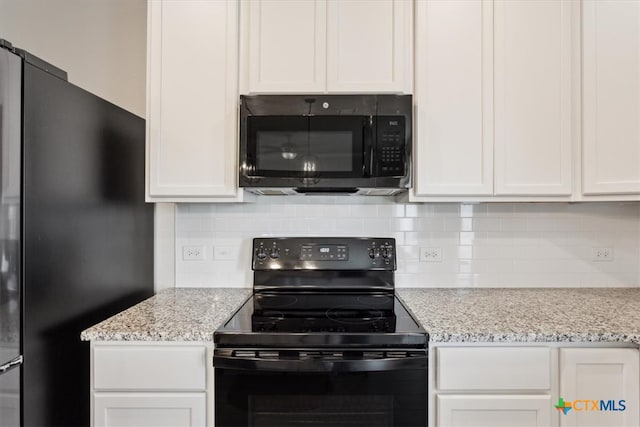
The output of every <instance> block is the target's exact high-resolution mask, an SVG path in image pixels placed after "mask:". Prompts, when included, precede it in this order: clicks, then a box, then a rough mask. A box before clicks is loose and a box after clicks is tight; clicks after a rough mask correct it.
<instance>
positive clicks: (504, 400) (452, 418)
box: [437, 395, 552, 427]
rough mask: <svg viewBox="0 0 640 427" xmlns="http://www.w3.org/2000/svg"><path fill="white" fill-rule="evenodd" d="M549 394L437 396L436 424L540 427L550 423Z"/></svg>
mask: <svg viewBox="0 0 640 427" xmlns="http://www.w3.org/2000/svg"><path fill="white" fill-rule="evenodd" d="M551 409H552V405H551V397H550V396H548V395H542V396H536V395H518V396H514V395H444V396H438V409H437V411H438V425H440V426H460V427H462V426H466V427H469V426H475V427H514V426H518V427H542V426H548V425H550V423H551Z"/></svg>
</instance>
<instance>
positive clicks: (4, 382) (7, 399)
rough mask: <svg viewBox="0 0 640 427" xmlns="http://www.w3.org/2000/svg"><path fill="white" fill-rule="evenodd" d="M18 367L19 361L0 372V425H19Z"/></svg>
mask: <svg viewBox="0 0 640 427" xmlns="http://www.w3.org/2000/svg"><path fill="white" fill-rule="evenodd" d="M17 360H19V359H17ZM17 360H16V361H17ZM20 369H21V368H20V363H17V364H16V365H15V366H14V367H11V368H10V369H9V370H7V371H6V372H4V373H0V425H2V427H20Z"/></svg>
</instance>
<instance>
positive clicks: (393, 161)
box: [376, 116, 406, 176]
mask: <svg viewBox="0 0 640 427" xmlns="http://www.w3.org/2000/svg"><path fill="white" fill-rule="evenodd" d="M376 127H377V131H376V132H377V144H378V146H377V147H376V159H377V161H376V164H377V171H376V172H377V173H376V176H403V175H404V174H405V139H406V135H405V123H404V117H403V116H379V117H377V118H376Z"/></svg>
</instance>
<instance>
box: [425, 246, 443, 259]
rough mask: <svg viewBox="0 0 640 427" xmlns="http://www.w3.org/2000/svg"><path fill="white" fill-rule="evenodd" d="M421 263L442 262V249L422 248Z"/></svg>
mask: <svg viewBox="0 0 640 427" xmlns="http://www.w3.org/2000/svg"><path fill="white" fill-rule="evenodd" d="M420 262H442V248H420Z"/></svg>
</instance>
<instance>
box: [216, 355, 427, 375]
mask: <svg viewBox="0 0 640 427" xmlns="http://www.w3.org/2000/svg"><path fill="white" fill-rule="evenodd" d="M213 366H215V367H216V368H220V369H235V370H244V371H269V372H379V371H397V370H407V369H424V368H426V367H427V355H426V354H425V355H424V356H411V357H388V358H376V359H327V358H323V357H307V358H302V359H288V358H279V359H271V358H269V359H267V358H260V357H236V356H229V355H220V354H216V355H214V357H213Z"/></svg>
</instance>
